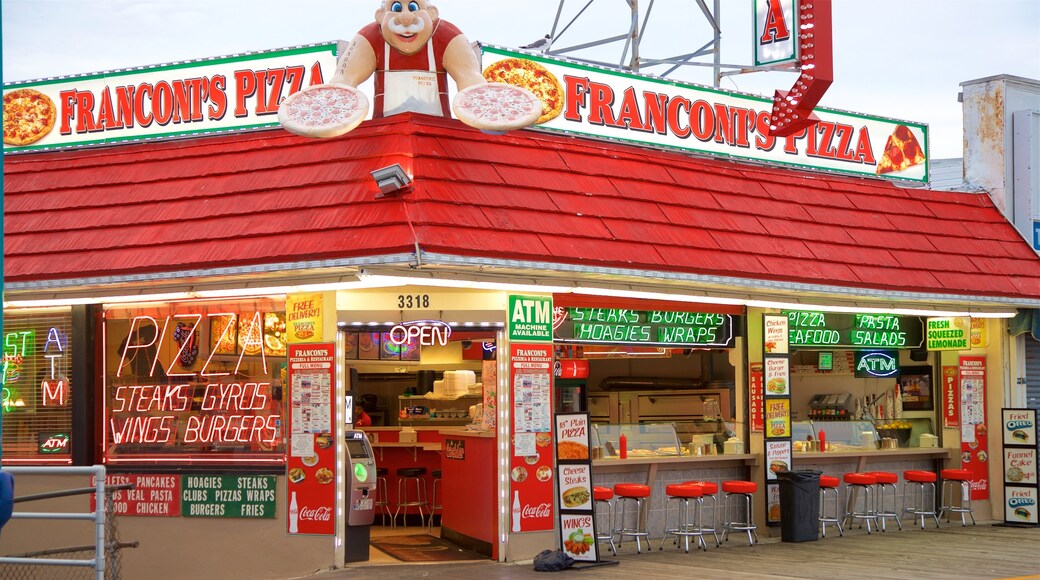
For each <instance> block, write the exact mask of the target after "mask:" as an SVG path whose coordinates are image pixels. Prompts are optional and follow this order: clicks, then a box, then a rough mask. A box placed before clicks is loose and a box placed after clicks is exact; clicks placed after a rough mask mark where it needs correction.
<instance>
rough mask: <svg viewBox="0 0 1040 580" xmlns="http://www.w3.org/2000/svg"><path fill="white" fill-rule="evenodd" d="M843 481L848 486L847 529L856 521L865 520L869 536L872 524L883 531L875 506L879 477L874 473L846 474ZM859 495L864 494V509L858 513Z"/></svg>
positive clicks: (846, 501)
mask: <svg viewBox="0 0 1040 580" xmlns="http://www.w3.org/2000/svg"><path fill="white" fill-rule="evenodd" d="M842 479H843V480H844V481H845V483H846V484H848V488H847V495H846V497H845V527H846V528H848V527H849V523H850V522H853V523H854V522H855V521H856V520H863V521H864V522H865V523H866V524H867V533H868V534H869V533H870V524H871V522H873V523H874V526H875V527H877V528H878V529H881V527H880V525H879V524H878V519H877V510H876V509H875V505H874V504H875V502H876V501H877V500H876V498H877V495H876V493H875V489H874V486H876V485H877V482H878V480H877V476H875V475H874V474H873V473H846V474H845V475H843V476H842ZM857 493H862V494H863V506H862V507H863V509H862V510H860V511H856V495H857Z"/></svg>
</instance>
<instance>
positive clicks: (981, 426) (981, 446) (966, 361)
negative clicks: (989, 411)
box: [904, 356, 989, 500]
mask: <svg viewBox="0 0 1040 580" xmlns="http://www.w3.org/2000/svg"><path fill="white" fill-rule="evenodd" d="M958 367H959V368H958V375H959V376H960V392H961V466H962V468H963V469H967V470H970V471H971V472H972V477H971V499H972V500H980V499H989V451H988V450H989V444H988V440H989V437H988V432H989V429H988V428H987V426H986V357H984V356H962V357H960V359H959V364H958ZM904 408H905V406H904Z"/></svg>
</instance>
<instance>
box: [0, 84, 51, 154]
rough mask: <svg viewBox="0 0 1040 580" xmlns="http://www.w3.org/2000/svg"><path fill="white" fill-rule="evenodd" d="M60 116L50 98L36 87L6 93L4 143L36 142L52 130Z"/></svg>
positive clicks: (25, 143) (28, 143) (21, 143)
mask: <svg viewBox="0 0 1040 580" xmlns="http://www.w3.org/2000/svg"><path fill="white" fill-rule="evenodd" d="M57 118H58V112H57V108H56V107H55V106H54V101H52V100H51V99H50V97H48V96H47V95H45V94H43V93H41V92H40V91H37V90H34V89H15V90H13V91H11V92H9V93H7V94H6V95H4V143H7V144H8V145H19V146H21V145H30V144H32V143H35V142H37V141H39V140H40V139H43V138H44V137H46V136H47V134H48V133H50V132H51V129H53V128H54V121H55V119H57Z"/></svg>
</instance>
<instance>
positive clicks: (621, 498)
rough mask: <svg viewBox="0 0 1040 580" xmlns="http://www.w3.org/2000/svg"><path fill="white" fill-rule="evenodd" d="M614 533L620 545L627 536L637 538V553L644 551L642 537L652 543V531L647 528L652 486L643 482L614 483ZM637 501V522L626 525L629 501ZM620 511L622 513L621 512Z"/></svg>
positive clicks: (619, 545)
mask: <svg viewBox="0 0 1040 580" xmlns="http://www.w3.org/2000/svg"><path fill="white" fill-rule="evenodd" d="M614 496H615V499H614V522H615V523H614V526H615V527H614V530H613V531H614V535H616V536H618V543H617V545H618V547H619V548H620V547H621V543H622V542H624V541H625V537H626V536H628V537H632V538H635V540H636V553H637V554H641V553H643V543H642V539H643V538H645V539H646V541H647V544H649V543H650V533H649V532H648V531H647V529H646V520H647V518H646V514H645V513H644V512H645V511H646V506H647V503H648V502H647V498H649V497H650V486H649V485H643V484H642V483H616V484H614ZM633 501H634V502H636V513H635V523H634V524H633V525H632V527H625V519H626V516H627V514H628V504H629V502H633ZM619 512H620V513H619Z"/></svg>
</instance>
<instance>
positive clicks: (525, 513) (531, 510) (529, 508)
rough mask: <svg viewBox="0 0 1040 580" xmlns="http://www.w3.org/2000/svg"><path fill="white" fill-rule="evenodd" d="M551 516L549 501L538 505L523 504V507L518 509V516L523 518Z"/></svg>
mask: <svg viewBox="0 0 1040 580" xmlns="http://www.w3.org/2000/svg"><path fill="white" fill-rule="evenodd" d="M551 516H552V504H551V503H549V502H543V503H540V504H538V505H531V504H524V507H523V508H521V509H520V517H521V518H523V519H525V520H526V519H529V518H548V517H551Z"/></svg>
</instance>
